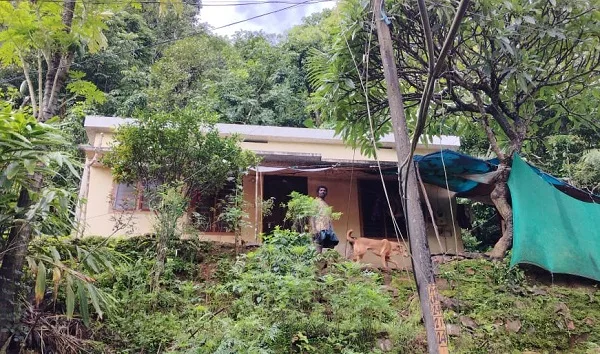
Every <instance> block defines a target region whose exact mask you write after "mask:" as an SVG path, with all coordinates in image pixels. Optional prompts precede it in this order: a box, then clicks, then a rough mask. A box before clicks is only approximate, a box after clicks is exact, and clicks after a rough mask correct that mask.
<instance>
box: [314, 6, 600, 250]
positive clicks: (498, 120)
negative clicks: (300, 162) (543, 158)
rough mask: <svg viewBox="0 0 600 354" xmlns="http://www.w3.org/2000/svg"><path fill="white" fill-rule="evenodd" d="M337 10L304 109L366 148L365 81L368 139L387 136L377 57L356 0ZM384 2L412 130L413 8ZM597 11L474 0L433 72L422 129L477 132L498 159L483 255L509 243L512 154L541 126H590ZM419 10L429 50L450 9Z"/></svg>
mask: <svg viewBox="0 0 600 354" xmlns="http://www.w3.org/2000/svg"><path fill="white" fill-rule="evenodd" d="M338 6H339V11H340V14H341V15H340V16H341V21H340V27H339V28H337V29H335V33H334V34H335V35H337V36H338V39H337V40H336V42H334V44H333V45H332V47H331V49H330V51H328V52H323V53H315V55H314V56H313V57H312V58H311V63H310V66H311V67H310V75H311V80H312V83H313V85H314V86H315V87H316V94H315V95H314V96H313V105H314V106H315V107H316V108H317V109H319V110H320V111H321V112H322V113H323V114H324V115H325V117H326V118H327V119H329V120H332V121H334V122H335V123H336V130H337V131H338V132H339V133H341V134H342V136H343V137H344V138H345V139H346V140H349V141H354V142H357V143H358V144H359V145H361V146H362V147H363V148H364V149H367V150H368V149H369V146H370V145H371V143H370V138H369V134H366V132H368V131H369V129H370V128H369V122H368V119H367V110H366V103H367V102H366V99H365V94H364V92H363V88H362V87H361V83H360V79H362V80H363V82H366V91H367V94H368V100H369V106H370V113H371V114H372V117H373V119H374V127H375V136H376V138H378V137H381V136H382V135H383V134H385V133H387V132H389V130H390V124H389V111H388V103H387V97H386V94H385V83H384V78H383V71H382V69H381V58H380V56H379V53H378V52H379V51H378V50H377V49H376V47H377V46H378V43H377V39H376V37H374V36H373V35H372V31H373V25H372V21H371V18H372V16H373V14H372V12H370V11H369V10H368V3H367V2H365V1H362V0H346V1H343V2H342V3H340V5H338ZM386 6H387V11H388V13H387V16H388V17H389V18H390V20H391V28H392V39H393V41H394V45H395V46H396V47H395V49H396V50H395V56H396V62H397V63H398V78H399V80H400V83H401V86H402V90H403V93H404V99H405V103H406V107H407V118H408V121H409V123H411V122H412V125H413V129H414V128H415V127H416V128H417V129H416V130H417V134H420V133H421V129H420V128H421V127H418V126H417V122H416V116H417V107H418V106H419V103H420V99H421V96H422V93H423V90H425V83H426V81H427V74H428V66H427V61H426V58H427V55H426V53H427V48H426V41H425V40H424V38H425V37H424V33H423V31H422V26H420V25H419V11H418V9H417V7H416V4H414V3H412V2H396V1H394V2H389V3H387V5H386ZM599 6H600V2H598V1H595V0H594V1H564V0H541V1H531V2H521V1H517V0H513V1H498V0H479V1H475V2H473V3H472V5H471V6H470V7H469V8H468V10H467V12H466V14H465V19H464V20H463V23H462V25H461V26H460V29H459V32H458V35H457V39H456V40H455V41H454V43H453V46H452V49H451V51H450V53H449V55H448V57H447V59H446V61H445V63H444V66H443V68H442V70H440V72H439V73H436V76H437V79H438V81H439V84H438V85H437V86H436V87H435V92H434V93H433V95H432V103H433V107H434V109H433V110H432V111H431V113H430V115H429V117H428V121H427V123H428V124H426V125H425V126H424V128H425V131H426V132H428V133H429V134H441V133H454V134H456V133H459V134H460V132H461V131H465V130H473V129H481V130H483V131H484V132H485V134H486V136H487V138H488V141H489V144H490V147H491V149H492V150H493V151H494V152H495V153H496V155H497V156H498V158H499V159H500V166H499V174H498V176H497V178H496V180H495V188H494V190H493V192H492V194H491V198H492V201H493V202H494V205H495V206H496V208H497V209H498V211H499V212H500V214H501V216H502V218H503V219H504V221H505V224H506V231H505V232H504V234H503V236H502V238H501V239H500V241H499V242H498V243H497V244H496V246H495V247H494V249H493V250H492V252H491V253H490V255H491V256H493V257H496V258H500V257H503V256H504V255H505V253H506V251H507V249H508V248H509V247H510V245H511V243H512V209H511V206H510V204H509V202H508V200H509V192H508V187H507V185H506V182H507V180H508V176H509V172H510V164H511V157H512V155H513V154H514V153H517V152H521V151H522V150H523V149H529V148H530V147H531V146H532V144H534V143H535V141H534V140H536V141H537V140H538V139H532V138H539V137H537V136H536V135H537V134H538V133H539V132H540V130H541V128H542V127H553V126H555V125H557V124H558V125H560V124H564V121H565V120H566V121H567V122H568V124H569V125H570V126H571V127H577V126H579V125H589V126H597V122H598V120H597V118H598V108H597V105H595V104H594V102H593V101H590V97H597V96H598V95H599V94H600V91H599V88H598V84H599V83H600V81H599V80H598V79H597V74H598V72H599V71H600V50H599V49H598V48H599V44H600V43H599V42H600V37H599V32H600V21H599V19H600V12H599V11H598V8H599ZM429 7H430V12H431V14H432V15H431V16H430V25H431V28H432V32H433V43H434V52H435V53H436V54H437V53H438V52H439V51H440V50H441V43H443V42H442V40H443V38H444V37H445V35H446V33H447V31H448V29H449V27H450V23H451V20H452V17H453V11H454V8H455V5H453V3H452V2H451V1H439V2H435V3H429ZM377 16H378V15H377ZM367 59H368V60H367ZM357 68H358V70H357ZM561 122H562V123H561ZM556 129H558V128H556Z"/></svg>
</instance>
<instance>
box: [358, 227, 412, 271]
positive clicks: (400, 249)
mask: <svg viewBox="0 0 600 354" xmlns="http://www.w3.org/2000/svg"><path fill="white" fill-rule="evenodd" d="M352 232H353V230H348V233H347V234H346V238H347V239H348V242H349V243H350V244H351V245H352V254H353V256H352V260H353V261H355V262H360V261H361V260H362V258H363V257H364V255H365V253H367V251H369V250H370V251H371V252H373V253H375V255H377V256H379V257H381V262H382V263H383V269H388V265H387V263H388V262H390V263H393V264H394V265H396V268H399V265H398V263H396V262H395V261H393V260H391V259H390V256H392V255H402V256H404V257H408V251H407V250H406V247H404V245H401V244H400V243H398V242H395V241H389V240H386V239H381V240H374V239H371V238H366V237H361V238H356V237H353V236H352Z"/></svg>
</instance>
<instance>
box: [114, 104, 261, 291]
mask: <svg viewBox="0 0 600 354" xmlns="http://www.w3.org/2000/svg"><path fill="white" fill-rule="evenodd" d="M215 120H216V118H215V115H214V114H211V113H208V112H201V111H194V112H192V111H190V110H177V111H174V112H171V113H154V114H147V115H144V116H142V117H140V118H139V119H138V120H136V122H135V123H134V124H129V125H125V126H122V127H120V128H119V129H118V130H117V132H116V134H115V145H114V146H113V149H112V151H110V152H108V153H107V154H106V155H105V156H104V158H103V162H104V163H105V164H106V165H107V166H109V167H111V168H112V171H113V175H114V177H115V179H116V180H118V181H122V182H128V183H138V182H141V184H142V185H143V186H144V190H143V191H139V192H140V193H145V194H146V195H147V196H149V198H150V200H151V202H150V208H151V210H153V211H154V212H155V214H156V216H157V224H156V228H155V231H156V232H157V234H158V238H159V242H158V245H157V250H158V252H157V259H156V267H155V272H154V276H153V279H154V283H153V288H154V289H156V287H157V286H158V279H159V277H160V273H161V272H162V269H163V268H164V261H165V256H166V250H165V247H166V245H167V242H168V240H169V239H172V238H173V237H175V235H176V234H177V230H176V229H177V223H178V221H179V219H180V218H181V217H182V216H184V214H185V211H186V209H185V208H184V207H183V206H182V204H183V205H184V206H185V205H187V204H189V203H190V201H191V199H192V197H193V196H194V195H198V194H200V195H201V196H202V195H211V194H212V193H214V192H216V191H218V190H219V189H221V188H222V187H223V186H224V184H225V183H226V182H227V179H228V178H229V177H233V178H236V177H238V173H239V171H244V170H246V169H247V168H248V167H249V166H253V165H255V164H256V163H257V160H256V157H255V155H254V154H253V153H251V152H248V151H245V150H242V148H241V147H240V146H239V139H238V138H237V137H221V136H219V132H218V131H217V130H216V128H215V126H214V122H215ZM162 186H164V187H162ZM169 186H171V187H173V186H181V187H180V188H178V189H172V188H171V189H167V187H169ZM153 187H154V188H159V190H161V192H160V193H158V194H155V193H153V192H152V189H153ZM177 191H178V192H179V193H181V196H180V197H181V198H178V197H176V196H175V195H174V193H176V192H177ZM153 194H155V195H154V196H153ZM153 199H154V200H153ZM152 200H153V201H152Z"/></svg>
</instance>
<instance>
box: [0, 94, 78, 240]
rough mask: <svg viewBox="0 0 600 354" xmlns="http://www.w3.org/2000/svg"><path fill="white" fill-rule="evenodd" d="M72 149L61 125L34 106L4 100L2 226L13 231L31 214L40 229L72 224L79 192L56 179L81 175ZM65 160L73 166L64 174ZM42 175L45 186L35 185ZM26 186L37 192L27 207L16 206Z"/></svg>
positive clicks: (0, 114)
mask: <svg viewBox="0 0 600 354" xmlns="http://www.w3.org/2000/svg"><path fill="white" fill-rule="evenodd" d="M68 149H69V145H68V140H67V139H66V138H65V136H64V135H63V134H62V133H61V132H60V130H59V127H58V126H56V125H55V124H43V123H38V122H37V121H36V119H35V118H34V117H33V116H31V114H30V113H29V111H27V110H16V109H13V108H12V106H11V105H10V103H8V102H5V101H4V102H2V103H0V229H3V230H8V229H9V227H10V225H11V224H12V222H13V221H14V220H15V219H25V218H26V219H28V220H30V221H31V222H32V226H33V228H34V232H36V233H40V232H42V230H45V231H49V230H52V229H53V230H57V229H62V228H64V227H65V226H67V225H65V221H66V220H69V217H68V214H69V213H70V212H71V209H70V205H71V203H72V202H73V197H74V196H73V195H72V192H70V191H67V190H65V189H63V188H57V187H56V186H55V183H56V181H64V180H65V179H69V178H74V179H77V178H79V172H78V171H77V170H76V166H77V162H76V161H75V159H74V158H73V157H72V156H71V155H70V154H69V153H68V152H67V151H68ZM63 165H67V166H69V169H68V170H67V171H65V172H66V174H65V175H59V174H58V173H57V171H58V170H59V168H60V167H61V166H63ZM36 174H37V175H38V176H42V177H43V178H44V179H45V181H46V182H45V184H44V185H43V186H42V187H43V188H42V189H41V190H40V188H39V186H36V185H35V184H36V183H37V182H36V180H35V179H34V178H33V176H34V175H36ZM69 174H70V175H69ZM20 188H25V189H26V190H29V191H31V192H30V193H29V194H30V197H31V201H32V203H31V204H30V206H29V207H28V208H27V209H26V210H21V209H19V208H17V207H16V204H17V199H18V197H19V192H20ZM64 216H67V217H64Z"/></svg>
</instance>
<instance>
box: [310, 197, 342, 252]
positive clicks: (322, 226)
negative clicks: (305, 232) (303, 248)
mask: <svg viewBox="0 0 600 354" xmlns="http://www.w3.org/2000/svg"><path fill="white" fill-rule="evenodd" d="M325 197H327V187H325V186H318V187H317V199H316V200H317V203H318V212H317V215H315V216H314V217H312V218H311V228H312V234H313V241H314V243H315V248H316V249H317V253H321V252H323V248H334V247H335V246H336V245H337V244H338V243H339V240H338V239H337V237H336V235H335V233H334V232H333V224H332V222H331V208H330V207H329V205H328V204H327V203H326V202H325Z"/></svg>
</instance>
